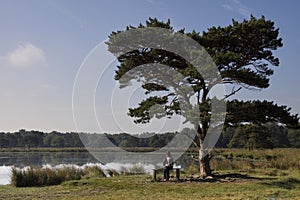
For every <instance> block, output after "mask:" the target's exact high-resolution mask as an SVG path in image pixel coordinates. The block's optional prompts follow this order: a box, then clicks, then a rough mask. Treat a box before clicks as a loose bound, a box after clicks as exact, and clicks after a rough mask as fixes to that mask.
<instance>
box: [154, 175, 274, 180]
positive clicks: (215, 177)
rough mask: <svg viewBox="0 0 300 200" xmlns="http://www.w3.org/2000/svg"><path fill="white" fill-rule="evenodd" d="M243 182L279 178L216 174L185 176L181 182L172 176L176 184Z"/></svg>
mask: <svg viewBox="0 0 300 200" xmlns="http://www.w3.org/2000/svg"><path fill="white" fill-rule="evenodd" d="M243 180H260V181H267V180H277V178H269V177H263V178H262V177H253V176H250V175H248V174H240V173H226V174H214V175H213V176H208V177H206V178H201V177H199V176H195V175H191V176H184V177H182V178H181V179H180V180H179V181H178V180H176V179H175V177H173V176H171V178H170V181H171V182H173V181H176V182H234V181H243ZM157 181H162V179H158V180H157Z"/></svg>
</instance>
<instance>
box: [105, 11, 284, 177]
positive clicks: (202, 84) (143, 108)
mask: <svg viewBox="0 0 300 200" xmlns="http://www.w3.org/2000/svg"><path fill="white" fill-rule="evenodd" d="M144 27H160V28H165V29H169V30H170V31H172V32H173V33H176V32H178V33H182V34H185V35H187V36H189V37H191V38H192V39H194V40H195V41H196V42H198V43H199V44H200V45H201V46H203V47H205V49H206V50H207V52H208V53H209V54H210V56H211V57H212V58H213V60H214V62H215V63H216V65H217V67H218V69H219V73H220V75H221V77H222V81H223V83H224V84H233V85H237V86H239V87H238V88H234V87H233V90H232V92H231V93H229V94H227V95H226V96H225V98H228V97H230V96H232V95H234V94H235V93H236V92H238V91H239V90H240V89H241V88H242V87H244V88H247V89H256V88H258V89H262V88H267V87H268V86H269V77H270V76H271V75H272V74H273V70H272V69H270V68H269V65H273V66H278V65H279V59H278V58H276V57H275V56H274V55H273V51H274V50H276V49H277V48H278V47H281V46H282V40H281V38H278V33H279V29H276V28H275V27H274V22H273V21H271V20H266V19H265V18H264V17H261V18H259V19H257V18H255V17H253V16H251V18H250V19H249V20H244V21H242V22H237V21H235V20H232V24H231V25H229V26H226V27H212V28H209V29H208V30H207V31H206V32H203V33H202V34H200V33H198V32H196V31H192V32H189V33H188V32H185V30H184V29H181V30H179V31H175V30H174V29H173V27H172V26H171V25H170V20H168V21H167V22H163V21H158V20H157V19H156V18H154V19H152V18H150V19H149V20H148V21H146V25H142V24H140V25H139V27H138V28H144ZM130 29H136V27H133V26H129V27H127V29H126V30H130ZM121 32H124V31H118V32H113V33H112V34H111V35H110V36H109V41H108V42H107V44H108V46H109V51H111V52H112V53H114V54H121V55H120V56H119V57H118V61H119V62H120V65H119V66H118V69H117V70H116V75H115V79H116V80H118V81H120V83H122V81H121V78H122V77H123V75H124V74H126V73H127V72H129V71H130V70H131V69H134V68H135V67H137V66H140V65H143V64H147V63H159V64H163V65H167V66H169V67H170V68H171V69H174V70H175V71H177V72H179V73H180V74H182V75H183V76H184V79H185V81H186V83H187V84H188V85H189V86H190V87H192V88H193V94H192V95H190V96H189V97H188V98H191V97H195V99H196V101H197V105H198V106H199V109H198V110H197V111H196V112H195V113H196V115H198V117H200V120H199V121H198V122H195V121H193V120H192V119H189V118H187V120H189V121H190V122H191V123H192V124H194V126H195V130H196V136H197V141H198V147H199V166H200V175H201V176H202V177H206V176H208V175H211V169H210V165H209V160H210V157H209V155H208V154H207V149H205V147H204V145H203V142H204V139H205V137H206V136H207V133H208V128H209V127H210V117H211V110H210V109H211V99H210V98H209V92H210V89H211V83H209V80H204V78H203V77H202V76H201V74H200V73H199V72H198V71H197V70H196V69H195V67H193V66H192V65H191V64H190V63H188V62H186V61H185V60H184V59H183V58H182V57H180V56H178V55H176V54H174V53H172V52H168V51H165V50H163V49H154V48H147V47H141V48H140V49H136V50H133V51H130V52H127V53H125V54H122V53H123V49H124V48H126V45H130V44H127V43H126V42H124V44H121V45H120V44H117V45H116V43H117V42H116V41H115V39H114V36H115V35H116V34H118V33H121ZM155 39H156V38H153V40H155ZM138 40H139V38H136V41H135V42H137V43H138ZM145 67H146V68H147V66H145ZM147 70H148V73H149V74H155V75H156V77H154V78H153V77H152V78H151V81H152V83H151V84H150V83H143V82H142V87H143V88H144V89H145V91H146V92H145V94H147V95H148V94H153V96H150V97H148V98H147V99H145V100H143V101H142V102H141V103H140V104H139V106H138V107H136V108H130V109H129V113H128V114H129V116H131V117H134V118H135V122H136V123H147V122H149V121H150V120H151V119H152V118H153V117H158V118H160V117H164V115H160V114H159V113H158V114H156V115H151V109H152V108H153V106H154V105H156V104H159V105H162V108H163V109H164V111H165V113H166V115H167V116H172V115H174V114H182V113H181V112H180V111H181V109H180V103H179V97H178V96H177V95H176V94H174V90H172V89H170V88H171V86H172V84H170V85H167V86H166V85H162V84H161V81H160V80H159V77H160V73H159V71H158V69H153V68H149V69H147ZM130 78H131V79H135V80H137V81H139V80H141V79H142V77H140V76H132V77H130ZM159 92H163V94H162V93H159ZM195 113H194V114H195ZM185 117H187V115H185Z"/></svg>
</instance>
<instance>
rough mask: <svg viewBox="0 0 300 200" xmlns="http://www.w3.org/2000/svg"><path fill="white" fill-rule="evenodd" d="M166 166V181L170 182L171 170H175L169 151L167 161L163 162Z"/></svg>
mask: <svg viewBox="0 0 300 200" xmlns="http://www.w3.org/2000/svg"><path fill="white" fill-rule="evenodd" d="M163 166H164V181H168V180H169V178H170V170H172V169H173V157H172V155H171V153H170V152H169V151H167V153H166V156H165V159H164V161H163Z"/></svg>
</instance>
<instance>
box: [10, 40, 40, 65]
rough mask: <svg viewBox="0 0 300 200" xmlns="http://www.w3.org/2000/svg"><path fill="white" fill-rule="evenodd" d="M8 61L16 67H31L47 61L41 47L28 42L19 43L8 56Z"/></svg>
mask: <svg viewBox="0 0 300 200" xmlns="http://www.w3.org/2000/svg"><path fill="white" fill-rule="evenodd" d="M6 60H7V62H8V63H9V64H10V65H11V66H15V67H31V66H36V65H37V64H42V63H44V62H45V61H46V57H45V53H44V51H43V50H42V49H41V48H38V47H36V46H34V45H33V44H30V43H27V44H24V45H19V46H18V47H17V48H16V49H15V50H13V51H12V52H10V53H8V54H7V56H6Z"/></svg>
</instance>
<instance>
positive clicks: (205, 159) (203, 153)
mask: <svg viewBox="0 0 300 200" xmlns="http://www.w3.org/2000/svg"><path fill="white" fill-rule="evenodd" d="M209 161H210V158H209V155H208V152H207V150H205V149H204V148H203V145H201V146H200V149H199V168H200V177H201V178H205V177H207V176H211V169H210V165H209Z"/></svg>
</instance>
